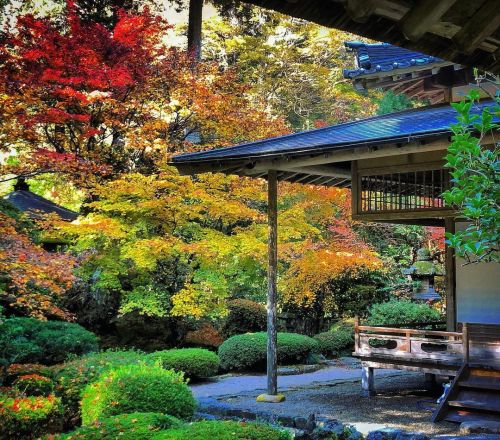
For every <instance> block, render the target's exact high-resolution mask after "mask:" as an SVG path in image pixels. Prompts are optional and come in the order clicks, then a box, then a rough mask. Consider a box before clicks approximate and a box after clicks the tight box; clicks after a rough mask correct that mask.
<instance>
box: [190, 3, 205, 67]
mask: <svg viewBox="0 0 500 440" xmlns="http://www.w3.org/2000/svg"><path fill="white" fill-rule="evenodd" d="M202 14H203V0H189V23H188V34H187V37H188V50H190V51H192V52H193V55H194V57H195V59H196V60H199V59H200V58H201V26H202Z"/></svg>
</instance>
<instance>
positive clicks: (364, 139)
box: [173, 101, 493, 165]
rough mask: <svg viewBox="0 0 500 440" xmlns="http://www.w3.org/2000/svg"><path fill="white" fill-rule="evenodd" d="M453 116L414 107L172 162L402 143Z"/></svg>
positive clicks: (431, 132) (436, 132)
mask: <svg viewBox="0 0 500 440" xmlns="http://www.w3.org/2000/svg"><path fill="white" fill-rule="evenodd" d="M492 105H493V102H492V101H486V102H481V103H480V104H477V105H475V106H474V109H473V112H475V113H479V112H481V110H482V109H483V108H486V107H490V106H492ZM456 116H457V113H456V111H455V110H454V109H453V108H452V107H450V105H449V104H446V105H441V106H435V107H423V108H417V109H412V110H406V111H403V112H398V113H391V114H387V115H383V116H375V117H372V118H368V119H362V120H358V121H353V122H347V123H344V124H338V125H333V126H330V127H325V128H320V129H317V130H310V131H304V132H300V133H295V134H290V135H287V136H281V137H276V138H271V139H264V140H260V141H256V142H249V143H245V144H240V145H237V146H234V147H229V148H219V149H215V150H210V151H202V152H198V153H190V154H183V155H180V156H176V157H174V158H173V164H174V165H175V164H180V163H191V164H194V163H197V162H217V161H222V160H236V159H250V158H264V157H273V156H281V155H285V154H295V155H300V154H311V153H322V152H324V151H331V150H337V149H342V148H355V147H357V146H360V147H363V146H368V145H377V144H379V145H380V144H383V143H390V142H404V143H406V142H411V141H412V140H417V139H422V138H431V137H434V136H443V135H447V134H450V133H451V131H450V126H451V124H453V123H456V122H457V119H456Z"/></svg>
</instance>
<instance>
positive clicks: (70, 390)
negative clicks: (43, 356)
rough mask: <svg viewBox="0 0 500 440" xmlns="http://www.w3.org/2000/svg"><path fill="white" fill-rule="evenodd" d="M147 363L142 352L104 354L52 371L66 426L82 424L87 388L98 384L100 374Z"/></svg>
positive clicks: (89, 356) (76, 360) (125, 351)
mask: <svg viewBox="0 0 500 440" xmlns="http://www.w3.org/2000/svg"><path fill="white" fill-rule="evenodd" d="M144 361H145V355H144V353H142V352H139V351H134V350H123V351H103V352H101V353H93V354H90V355H87V356H83V357H81V358H78V359H74V360H72V361H70V362H67V363H65V364H63V365H56V366H54V367H52V370H53V376H54V380H55V384H56V394H57V395H58V396H61V398H62V401H63V404H64V407H65V415H64V417H65V421H66V425H67V426H68V427H71V426H76V425H77V424H78V423H79V421H80V412H81V411H80V400H81V396H82V393H83V390H84V388H85V387H86V386H87V384H89V383H92V382H95V381H96V380H97V379H98V378H99V376H100V375H101V374H103V373H105V372H107V371H109V370H111V369H113V368H118V367H121V366H124V365H132V364H139V363H141V362H144Z"/></svg>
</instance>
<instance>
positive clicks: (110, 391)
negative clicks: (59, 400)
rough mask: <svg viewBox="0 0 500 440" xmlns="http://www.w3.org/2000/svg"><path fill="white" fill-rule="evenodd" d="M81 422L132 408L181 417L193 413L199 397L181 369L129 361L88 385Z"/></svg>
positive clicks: (92, 420) (120, 412)
mask: <svg viewBox="0 0 500 440" xmlns="http://www.w3.org/2000/svg"><path fill="white" fill-rule="evenodd" d="M81 405H82V423H83V425H89V424H91V423H93V422H95V421H96V420H99V419H101V418H103V417H109V416H113V415H117V414H126V413H132V412H164V413H166V414H170V415H172V416H174V417H178V418H181V419H187V418H190V417H191V416H192V415H193V414H194V410H195V408H196V401H195V399H194V397H193V394H192V393H191V390H190V389H189V388H188V386H187V384H186V382H185V381H184V375H183V374H182V373H178V372H175V371H173V370H165V369H163V368H162V367H160V366H156V365H144V364H142V365H126V366H124V367H120V368H118V369H116V370H111V371H109V372H107V373H104V374H103V375H102V376H101V377H100V378H99V380H98V381H97V382H94V383H92V384H89V385H87V387H86V388H85V390H84V392H83V398H82V403H81Z"/></svg>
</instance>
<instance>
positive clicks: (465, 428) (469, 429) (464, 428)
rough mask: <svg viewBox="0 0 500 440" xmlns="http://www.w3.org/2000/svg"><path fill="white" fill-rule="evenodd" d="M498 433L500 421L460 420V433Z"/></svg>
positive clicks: (499, 431)
mask: <svg viewBox="0 0 500 440" xmlns="http://www.w3.org/2000/svg"><path fill="white" fill-rule="evenodd" d="M479 433H484V434H500V422H495V421H482V422H462V423H461V424H460V434H464V435H467V434H479Z"/></svg>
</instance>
